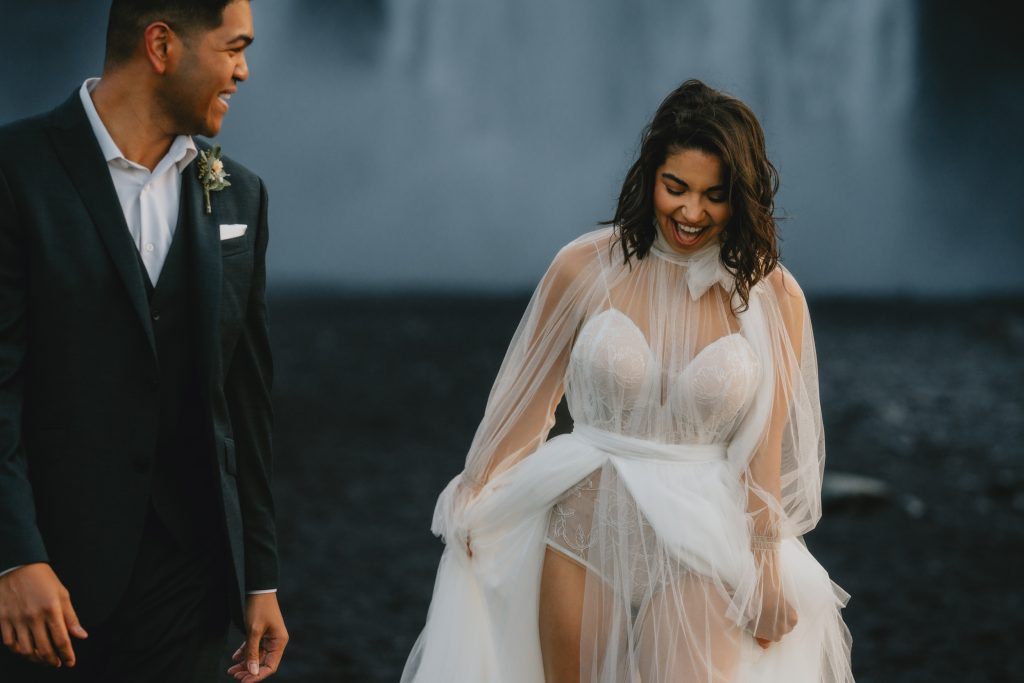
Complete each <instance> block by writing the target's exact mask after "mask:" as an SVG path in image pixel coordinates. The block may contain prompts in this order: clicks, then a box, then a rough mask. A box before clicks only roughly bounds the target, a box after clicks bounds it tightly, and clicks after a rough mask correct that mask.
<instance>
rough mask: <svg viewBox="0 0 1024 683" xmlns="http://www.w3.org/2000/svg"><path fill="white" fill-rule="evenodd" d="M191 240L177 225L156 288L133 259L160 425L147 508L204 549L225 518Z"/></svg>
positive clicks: (179, 535)
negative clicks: (144, 298)
mask: <svg viewBox="0 0 1024 683" xmlns="http://www.w3.org/2000/svg"><path fill="white" fill-rule="evenodd" d="M189 237H190V236H189V235H188V231H187V230H185V229H182V226H180V225H179V228H178V230H176V231H175V235H174V239H173V240H172V242H171V247H170V250H169V251H168V254H167V258H166V260H165V262H164V265H163V268H162V270H161V271H160V276H159V280H158V282H157V283H156V285H155V286H154V285H153V283H152V282H151V281H150V279H149V275H148V272H147V271H146V268H145V266H144V265H143V263H142V259H141V257H140V258H139V259H138V263H139V267H140V268H141V270H142V279H143V281H144V282H145V284H146V293H147V295H148V297H149V308H150V320H151V321H152V325H153V334H154V338H155V341H156V351H157V361H158V365H159V368H160V373H159V377H160V422H159V431H158V439H157V453H156V460H155V463H154V468H153V477H152V490H151V503H152V506H153V509H154V511H155V513H156V515H157V516H158V517H159V518H160V520H161V521H162V522H163V523H164V525H165V526H166V527H167V529H168V530H169V531H170V532H171V534H172V535H173V536H174V537H175V538H176V540H178V542H179V543H181V544H182V545H183V546H185V547H190V548H206V547H208V546H209V545H210V544H211V543H214V542H216V541H217V540H218V538H219V534H218V530H219V525H218V524H217V523H216V522H214V520H219V519H221V517H222V515H221V513H220V512H219V510H218V508H219V505H218V502H217V501H218V495H219V494H218V491H217V485H216V473H215V471H214V463H215V461H214V454H212V453H210V452H209V445H208V439H204V435H206V434H208V425H207V420H208V418H207V416H206V413H205V412H204V410H203V401H202V389H201V387H202V385H201V382H202V378H201V376H200V371H199V350H200V349H199V340H198V339H197V337H196V332H195V329H196V326H195V322H194V317H195V311H196V306H195V299H196V296H195V291H194V288H192V287H191V283H192V282H193V279H192V278H191V277H189V276H190V273H191V263H190V258H189V254H190V253H191V252H192V250H191V249H189V248H188V246H189V245H188V244H187V242H188V239H189Z"/></svg>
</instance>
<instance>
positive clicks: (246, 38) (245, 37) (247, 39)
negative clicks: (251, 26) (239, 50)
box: [228, 33, 256, 47]
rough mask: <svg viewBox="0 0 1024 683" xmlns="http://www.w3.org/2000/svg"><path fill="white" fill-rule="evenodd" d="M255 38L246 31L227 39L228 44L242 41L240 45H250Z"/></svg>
mask: <svg viewBox="0 0 1024 683" xmlns="http://www.w3.org/2000/svg"><path fill="white" fill-rule="evenodd" d="M254 40H256V39H255V38H253V37H252V36H251V35H249V34H248V33H239V34H238V35H237V36H235V37H234V38H232V39H231V40H229V41H228V45H231V44H233V43H237V42H238V41H242V47H249V46H250V45H252V41H254Z"/></svg>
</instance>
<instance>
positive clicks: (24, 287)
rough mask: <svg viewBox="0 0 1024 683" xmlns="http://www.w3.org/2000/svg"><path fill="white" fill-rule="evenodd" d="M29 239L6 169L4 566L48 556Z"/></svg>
mask: <svg viewBox="0 0 1024 683" xmlns="http://www.w3.org/2000/svg"><path fill="white" fill-rule="evenodd" d="M28 269H29V259H28V245H27V242H26V239H25V235H24V232H23V228H22V227H21V226H20V225H19V224H18V219H17V215H16V213H15V206H14V198H13V197H12V195H11V191H10V188H9V187H8V185H7V180H6V178H5V177H4V174H3V171H2V170H0V571H3V570H6V569H10V568H12V567H16V566H18V565H23V564H29V563H32V562H46V561H47V560H48V557H47V554H46V547H45V546H44V544H43V539H42V536H41V535H40V533H39V529H38V528H37V526H36V518H35V500H34V498H33V495H32V485H31V484H30V483H29V479H28V463H27V462H26V459H25V448H24V444H23V443H22V404H23V386H24V381H25V372H26V350H27V345H28V340H27V334H28V333H27V318H28V281H29V272H28Z"/></svg>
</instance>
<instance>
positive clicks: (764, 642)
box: [754, 638, 772, 650]
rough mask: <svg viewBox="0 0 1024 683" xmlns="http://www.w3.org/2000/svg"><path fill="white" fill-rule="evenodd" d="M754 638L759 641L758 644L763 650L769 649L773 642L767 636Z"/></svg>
mask: <svg viewBox="0 0 1024 683" xmlns="http://www.w3.org/2000/svg"><path fill="white" fill-rule="evenodd" d="M754 640H756V641H757V644H758V645H759V646H760V647H761V649H762V650H767V649H768V646H769V645H771V644H772V641H770V640H768V639H767V638H755V639H754Z"/></svg>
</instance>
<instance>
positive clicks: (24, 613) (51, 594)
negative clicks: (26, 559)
mask: <svg viewBox="0 0 1024 683" xmlns="http://www.w3.org/2000/svg"><path fill="white" fill-rule="evenodd" d="M0 631H2V632H3V640H4V645H5V646H6V647H7V648H8V649H9V650H10V651H11V652H14V653H15V654H18V655H21V656H22V657H25V658H27V659H29V660H31V661H33V662H36V663H37V664H46V665H49V666H54V667H57V668H60V667H62V666H69V667H70V666H74V665H75V651H74V649H73V648H72V647H71V637H70V636H74V637H75V638H78V639H79V640H84V639H85V638H88V637H89V634H88V633H86V632H85V629H84V628H82V626H81V624H79V623H78V617H77V616H76V615H75V610H74V608H73V607H72V606H71V596H70V595H69V594H68V591H67V589H66V588H64V584H62V583H61V582H60V580H59V579H58V578H57V575H56V574H54V573H53V569H51V568H50V565H48V564H45V563H43V562H38V563H35V564H27V565H25V566H24V567H21V568H19V569H15V570H14V571H13V572H11V573H10V574H5V575H4V576H2V577H0Z"/></svg>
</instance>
